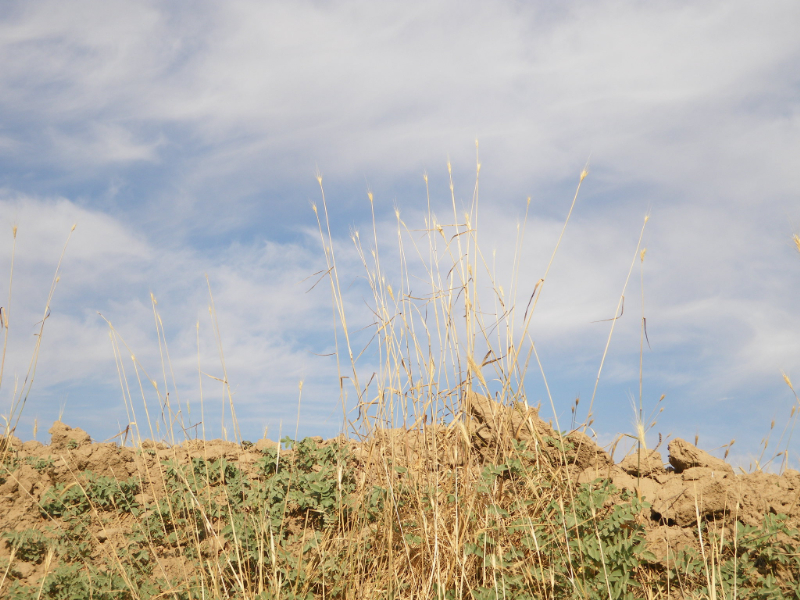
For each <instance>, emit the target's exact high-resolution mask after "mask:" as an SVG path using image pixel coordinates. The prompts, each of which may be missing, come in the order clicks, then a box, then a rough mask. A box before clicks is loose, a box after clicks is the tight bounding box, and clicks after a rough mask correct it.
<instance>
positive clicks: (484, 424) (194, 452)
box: [0, 393, 800, 583]
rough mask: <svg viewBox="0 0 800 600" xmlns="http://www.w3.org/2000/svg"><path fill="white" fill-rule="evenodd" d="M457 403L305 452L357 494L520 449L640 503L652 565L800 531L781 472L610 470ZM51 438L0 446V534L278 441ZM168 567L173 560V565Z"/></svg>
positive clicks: (148, 496)
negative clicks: (52, 502)
mask: <svg viewBox="0 0 800 600" xmlns="http://www.w3.org/2000/svg"><path fill="white" fill-rule="evenodd" d="M466 400H467V402H466V409H467V411H466V413H467V415H468V417H469V418H467V419H465V420H464V421H460V420H459V421H456V422H453V423H451V424H449V425H446V426H445V425H437V426H427V427H421V428H420V429H418V430H414V431H407V430H401V429H396V430H382V431H377V432H374V433H373V435H372V436H370V438H369V439H368V440H366V441H360V442H358V441H354V440H345V439H344V438H336V439H334V440H328V441H323V440H322V439H321V438H315V439H314V443H315V444H317V445H318V446H319V447H320V448H322V447H325V446H327V445H330V444H336V445H340V446H341V445H346V446H348V449H349V452H350V455H351V456H352V457H353V459H352V460H353V461H354V465H355V469H356V471H355V472H356V475H355V479H356V481H357V482H358V484H359V485H360V486H362V487H363V486H364V485H365V484H369V482H370V481H371V480H373V479H375V478H379V477H381V476H382V475H381V474H382V473H383V471H382V469H383V470H385V466H383V465H385V464H389V465H392V467H393V468H397V469H398V472H402V469H407V470H414V469H416V470H425V469H433V468H441V467H444V468H445V469H450V470H456V469H468V468H473V467H474V468H476V469H477V468H479V467H480V466H481V465H485V464H499V463H501V462H502V460H503V459H504V457H507V456H509V453H510V452H513V445H514V442H518V443H519V442H522V443H525V444H526V445H527V448H528V449H529V450H533V451H534V455H535V456H536V459H535V460H536V461H541V463H542V465H543V466H544V467H546V468H547V469H550V472H551V473H552V476H553V477H554V478H555V479H556V480H561V481H564V482H566V483H567V484H574V485H578V484H583V483H591V482H594V481H595V480H597V479H598V478H600V479H605V480H609V481H611V482H612V483H613V485H614V486H615V487H616V488H618V489H620V490H629V491H631V492H633V493H634V494H635V495H637V496H638V497H639V498H642V499H644V500H645V501H647V502H648V503H649V504H650V505H651V508H650V515H649V518H648V519H647V524H646V527H647V540H648V545H649V548H650V550H651V551H652V553H653V554H654V555H655V556H656V557H657V558H658V559H659V560H663V559H664V558H665V557H666V556H667V553H668V552H669V551H670V550H672V551H675V550H676V549H678V548H680V547H682V546H686V545H692V544H695V543H696V542H695V540H696V539H697V536H696V530H697V527H698V524H699V523H700V522H714V523H716V524H721V527H722V528H723V529H724V528H727V529H728V530H730V529H731V527H733V526H734V525H735V523H736V522H737V521H738V522H741V523H744V524H746V525H752V526H757V525H759V524H760V523H761V522H762V519H763V517H764V515H765V514H776V515H777V514H783V515H787V517H788V522H789V523H790V524H792V525H793V526H797V524H798V523H800V473H798V472H797V471H791V470H788V471H786V472H784V473H783V474H781V475H772V474H766V473H750V474H736V473H735V472H734V470H733V468H732V467H731V466H730V465H728V464H727V463H725V462H724V461H722V460H720V459H718V458H715V457H713V456H711V455H709V454H708V453H707V452H704V451H703V450H701V449H699V448H697V447H695V446H693V445H692V444H690V443H688V442H686V441H685V440H682V439H674V440H672V441H671V442H670V443H669V446H668V452H669V456H668V462H667V463H665V462H664V461H663V459H662V456H661V454H660V453H659V452H658V451H656V450H650V451H648V452H646V453H643V454H642V455H641V456H637V455H636V454H633V455H630V456H626V457H625V458H624V459H623V460H622V461H621V462H619V463H618V464H615V462H614V461H613V460H612V458H611V456H610V455H609V453H608V452H606V451H605V450H604V449H603V448H601V447H599V446H598V445H597V444H595V443H594V441H593V440H592V439H591V438H590V437H589V436H587V435H586V434H584V433H582V432H580V431H573V432H571V433H569V434H568V435H566V436H564V437H563V438H562V437H560V436H559V435H558V433H557V432H555V431H554V430H553V429H552V427H551V426H550V425H549V424H547V423H546V422H544V421H543V420H542V419H540V418H539V415H538V412H537V410H536V409H534V408H531V407H528V406H527V405H524V404H518V405H515V406H511V407H509V406H504V405H501V404H499V403H497V402H494V401H492V400H490V399H488V398H486V397H483V396H480V395H478V394H474V393H471V394H469V396H468V397H467V398H466ZM50 434H51V441H50V444H49V445H43V444H41V443H39V442H36V441H28V442H24V443H23V442H22V441H20V440H19V439H17V438H15V437H13V436H11V437H9V438H7V439H6V438H0V456H2V457H3V459H4V460H3V462H4V464H5V465H7V468H6V469H5V471H4V472H3V473H2V477H0V532H14V531H17V532H20V531H23V530H28V529H44V528H45V527H46V526H47V525H49V524H51V522H52V521H53V519H52V517H49V516H48V515H46V514H44V512H43V511H42V509H41V506H42V502H43V498H45V496H46V494H48V493H51V494H52V490H54V489H56V490H59V491H58V493H59V494H62V495H63V494H65V493H66V492H67V490H68V489H69V488H70V486H73V485H75V484H76V483H81V485H84V484H85V482H87V481H89V479H87V477H88V476H87V475H86V473H87V472H91V473H92V474H93V475H92V476H91V477H95V478H96V477H101V478H102V477H105V478H111V479H114V480H117V481H125V480H135V481H136V482H137V490H138V493H137V495H136V496H135V501H136V503H138V504H139V505H141V506H142V507H145V510H150V509H149V508H147V507H150V506H155V505H156V504H157V503H158V501H159V500H160V499H162V498H163V497H164V495H165V493H166V491H165V488H164V484H163V481H164V471H165V469H166V468H167V467H166V466H165V464H166V461H173V462H174V463H176V464H184V465H185V464H191V462H192V460H193V459H204V460H205V461H207V463H208V464H210V463H213V462H214V461H218V460H219V459H223V458H224V459H225V460H226V461H227V462H228V463H231V464H235V465H237V467H238V468H239V469H240V470H241V471H242V472H243V473H245V474H248V473H251V474H255V473H256V471H257V470H258V468H257V463H258V461H259V460H263V458H264V456H265V454H264V452H263V451H265V450H267V449H273V450H276V449H278V444H277V443H276V442H273V441H270V440H260V441H258V442H257V443H255V444H249V443H244V444H236V443H233V442H227V441H223V440H212V441H202V440H190V441H186V442H184V443H182V444H179V445H174V446H170V445H168V444H166V443H164V442H154V441H150V440H146V441H145V442H143V443H142V445H141V447H139V448H130V447H124V446H120V445H118V444H114V443H92V441H91V438H90V436H89V435H88V434H87V433H86V432H84V431H83V430H81V429H77V428H76V429H73V428H70V427H69V426H67V425H65V424H63V423H61V422H56V423H55V424H54V425H53V427H52V428H51V429H50ZM281 452H282V456H283V457H284V460H286V459H287V458H288V457H290V456H291V452H286V451H283V450H282V451H281ZM387 458H390V459H391V460H388V461H387ZM432 465H439V466H436V467H433V466H432ZM339 476H340V477H341V472H340V473H339ZM59 486H60V487H59ZM125 519H129V521H130V520H132V519H133V517H130V516H129V517H125V518H123V519H122V520H118V521H117V522H115V523H114V524H113V526H110V525H108V524H106V525H103V523H102V522H101V521H98V522H97V523H96V524H95V525H93V526H92V527H93V528H94V529H93V531H92V536H93V538H94V540H95V544H96V545H97V548H99V549H100V550H102V548H103V547H104V546H105V545H107V544H114V543H117V542H118V540H119V539H120V536H121V535H122V534H123V533H125V528H126V526H127V525H126V523H127V522H128V521H126V520H125ZM131 522H132V521H131ZM204 543H205V544H206V546H207V545H208V544H213V543H215V542H214V540H213V539H211V538H209V539H207V540H206V542H204ZM100 550H98V551H100ZM221 551H222V549H221V548H216V546H215V547H214V548H206V547H205V546H203V550H202V552H203V553H205V552H211V553H213V552H221ZM9 553H10V545H9V544H3V543H2V542H0V559H3V557H5V558H8V556H9ZM176 560H177V559H176ZM179 566H180V565H178V564H177V563H176V565H175V566H174V568H175V569H178V567H179ZM166 568H167V569H168V568H169V565H167V567H166ZM43 569H44V565H43V564H41V562H40V563H36V562H34V563H20V566H19V567H18V568H17V572H16V577H17V579H18V580H19V581H22V582H29V583H33V582H35V581H37V580H38V578H40V577H41V574H42V571H43Z"/></svg>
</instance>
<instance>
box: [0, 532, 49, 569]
mask: <svg viewBox="0 0 800 600" xmlns="http://www.w3.org/2000/svg"><path fill="white" fill-rule="evenodd" d="M2 536H3V539H4V540H5V545H6V548H8V549H9V550H12V549H13V550H14V551H15V555H16V557H17V558H18V559H19V560H23V561H25V562H30V563H37V564H38V563H40V562H42V560H43V559H44V556H45V554H46V553H47V548H48V545H49V544H50V540H48V539H47V538H46V537H45V536H44V534H43V533H42V532H41V531H38V530H36V529H25V530H23V531H4V532H3V534H2Z"/></svg>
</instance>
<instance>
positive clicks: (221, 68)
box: [0, 1, 800, 467]
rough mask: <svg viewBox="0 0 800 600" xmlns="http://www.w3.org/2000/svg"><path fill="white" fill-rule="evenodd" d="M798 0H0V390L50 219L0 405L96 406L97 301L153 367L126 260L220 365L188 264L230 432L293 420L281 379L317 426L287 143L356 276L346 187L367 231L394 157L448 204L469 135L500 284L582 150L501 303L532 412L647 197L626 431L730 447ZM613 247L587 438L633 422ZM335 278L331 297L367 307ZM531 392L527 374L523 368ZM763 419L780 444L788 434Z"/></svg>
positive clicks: (781, 202) (794, 275)
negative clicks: (520, 234) (226, 384)
mask: <svg viewBox="0 0 800 600" xmlns="http://www.w3.org/2000/svg"><path fill="white" fill-rule="evenodd" d="M798 23H800V7H799V6H798V5H797V3H795V2H771V3H769V4H763V3H760V4H753V3H750V2H739V1H725V2H706V3H702V4H696V3H688V2H672V3H659V4H643V3H638V2H624V1H614V2H611V1H608V2H607V1H596V2H591V3H589V2H564V3H559V4H558V5H557V6H554V5H553V3H549V2H528V3H519V2H494V3H490V4H486V3H478V2H463V1H462V2H435V3H431V2H402V3H400V2H398V3H392V2H382V3H375V2H327V3H322V2H292V3H271V2H247V1H241V2H239V1H231V2H225V3H215V2H196V3H192V4H191V7H189V6H188V5H186V6H183V5H177V4H175V3H155V2H141V3H130V2H119V3H118V2H105V1H104V2H88V1H87V2H74V3H68V4H67V3H63V2H55V1H54V2H46V1H34V2H6V3H4V4H3V6H2V7H0V89H1V90H2V93H0V221H2V223H0V277H2V280H3V281H6V280H7V274H8V267H9V259H10V255H11V227H12V225H15V224H16V225H18V228H19V229H18V236H17V250H16V262H15V267H14V285H13V295H12V304H11V306H10V309H11V311H10V313H9V314H10V315H11V321H10V323H11V327H10V329H9V347H8V355H7V357H6V370H5V378H4V380H3V383H2V389H0V401H2V402H3V406H4V407H5V406H8V405H9V403H10V399H11V394H12V392H13V388H14V377H15V376H17V377H19V380H20V381H21V380H22V378H23V377H24V373H25V371H26V369H27V364H28V360H29V357H30V352H31V349H32V347H33V343H34V337H33V333H34V332H35V331H36V323H37V321H39V320H40V319H41V314H42V310H43V308H44V304H45V300H46V296H47V291H48V289H49V285H50V280H51V278H52V274H53V271H54V269H55V264H56V262H57V259H58V255H59V253H60V251H61V247H62V246H63V243H64V240H65V239H66V235H67V233H68V232H69V229H70V227H71V226H72V224H73V223H77V225H78V226H77V228H76V230H75V233H74V234H73V238H72V241H71V242H70V245H69V248H68V249H67V253H66V257H65V260H64V263H63V271H62V274H61V279H60V282H59V286H58V289H57V292H56V295H55V299H54V302H53V304H52V313H51V316H50V318H49V319H48V321H47V323H46V328H45V334H44V337H43V345H42V352H41V357H40V362H39V367H38V371H37V374H36V380H35V383H34V388H33V392H32V394H31V396H30V399H29V402H28V405H27V406H26V409H25V413H24V415H23V419H22V422H21V425H20V429H19V433H20V434H21V436H22V437H25V438H29V437H31V436H32V427H33V422H34V419H38V422H39V423H40V425H39V433H38V438H39V439H46V438H47V435H46V433H45V432H44V431H45V430H46V429H47V428H48V427H49V424H50V423H51V422H52V421H53V420H55V418H57V416H58V414H59V412H60V411H61V410H62V409H63V414H64V420H65V421H66V422H67V423H69V424H71V425H73V426H80V427H83V428H85V429H86V430H88V431H89V432H90V433H91V434H92V435H93V436H94V437H95V438H96V439H105V438H108V437H111V436H112V435H114V434H116V433H117V432H118V431H119V430H120V426H121V427H124V425H125V423H126V422H127V416H126V412H125V407H124V404H123V401H122V393H121V391H120V385H119V379H118V374H117V369H116V366H115V361H114V356H113V353H112V348H111V343H110V341H109V337H108V328H107V325H106V324H105V322H104V321H103V320H102V319H101V318H100V317H99V316H98V314H97V313H98V311H99V312H101V313H102V314H103V315H104V316H105V317H106V318H108V319H109V320H110V321H111V322H112V323H113V324H114V327H115V328H116V329H117V331H118V332H119V333H120V335H122V336H123V337H124V338H125V340H126V341H127V343H128V344H129V346H130V348H131V349H132V351H133V352H134V353H135V354H136V356H137V358H139V360H140V361H141V362H142V364H144V365H146V367H147V368H148V372H151V371H152V372H153V373H160V368H161V367H160V364H161V363H160V359H159V347H158V338H157V335H156V328H155V325H154V319H153V312H152V307H151V305H150V293H151V292H152V293H153V294H154V295H155V297H156V298H157V300H158V303H159V304H158V307H159V310H160V311H161V315H162V319H163V322H164V328H165V334H166V338H167V341H168V342H169V349H170V355H171V357H172V361H173V366H174V369H175V372H176V379H177V380H178V382H179V385H178V388H179V391H180V392H181V394H182V399H184V400H185V399H189V400H191V401H192V402H195V400H194V399H193V398H195V397H196V393H197V389H196V387H197V377H198V375H197V345H196V323H197V322H198V320H200V322H201V324H202V332H201V336H206V337H203V338H202V339H203V341H202V343H201V354H202V362H203V364H204V365H207V372H209V373H210V374H215V375H219V374H220V373H219V370H220V369H219V368H218V366H217V365H218V361H217V363H214V360H215V356H216V353H215V351H214V347H213V335H212V334H211V330H210V328H209V319H208V316H207V315H208V313H207V306H208V297H207V288H206V281H205V275H206V274H207V275H208V277H209V280H210V282H211V286H212V289H213V291H214V294H215V301H216V309H217V313H218V319H219V324H220V330H221V337H222V342H223V347H224V352H225V359H226V365H227V369H228V376H229V379H230V381H231V384H232V387H233V390H234V393H235V396H234V401H235V403H236V407H237V412H238V415H239V417H240V420H241V424H242V432H243V434H244V435H245V437H247V438H255V437H258V436H259V434H260V433H261V432H263V430H264V428H265V427H268V428H269V432H270V437H273V438H274V437H277V431H278V430H279V429H282V431H283V432H287V431H288V432H290V433H293V431H294V429H295V425H296V415H297V396H298V394H297V387H298V381H300V380H301V379H302V380H304V382H305V383H304V388H303V400H302V404H301V406H300V434H301V435H314V434H321V435H326V436H328V435H334V434H336V433H337V432H338V430H339V428H340V419H339V414H340V412H339V404H338V403H339V399H338V382H337V375H336V368H335V364H334V363H333V362H332V359H331V358H330V357H320V356H317V355H318V354H325V353H327V352H329V351H330V349H331V347H332V343H333V335H332V322H331V316H330V314H331V313H330V296H329V294H328V292H327V288H323V287H322V286H319V287H318V288H315V289H314V290H313V291H312V292H307V290H308V287H310V286H309V282H308V281H304V280H305V279H306V278H307V277H308V276H310V275H311V274H312V273H315V272H317V271H319V270H320V269H321V268H323V265H324V256H323V254H322V251H321V248H320V244H319V239H318V237H316V236H315V227H316V224H315V220H314V215H313V212H312V211H311V208H310V204H311V202H319V189H318V185H317V182H316V179H315V173H316V172H317V170H319V171H320V172H321V173H322V174H323V177H324V184H325V188H326V195H327V197H328V202H329V209H330V212H331V219H332V226H333V235H334V238H336V243H337V248H339V247H341V250H340V252H341V256H342V265H341V266H342V272H343V275H344V277H345V278H346V279H348V280H349V281H356V278H357V277H359V276H360V275H361V272H360V271H359V269H358V265H357V261H356V260H355V256H354V255H353V253H352V249H350V246H351V244H350V241H349V235H350V231H351V228H358V229H362V230H366V229H367V228H368V227H370V213H369V203H368V200H367V197H366V192H367V189H368V188H369V189H371V190H372V191H373V193H374V195H375V207H376V213H377V217H378V221H379V227H380V228H381V231H386V232H387V236H386V237H387V239H391V235H389V233H390V232H391V231H392V223H393V220H394V209H395V207H397V208H398V209H399V210H400V211H401V214H402V215H403V218H404V220H405V221H406V222H407V223H408V224H409V226H410V227H414V226H415V225H416V226H417V227H421V225H422V218H423V215H422V210H423V208H424V206H425V203H426V199H425V198H426V197H425V186H424V182H423V180H422V174H423V172H427V173H428V175H429V181H430V187H431V198H432V202H433V205H434V207H435V208H436V209H437V210H440V211H441V212H443V213H445V212H446V211H447V210H451V208H450V204H449V193H450V192H449V188H448V179H447V161H448V158H449V160H450V161H451V162H452V165H453V169H454V179H455V190H456V192H455V193H456V198H457V201H458V202H461V203H464V204H467V203H468V202H469V200H470V198H471V196H472V189H473V186H474V163H475V156H474V154H475V145H474V141H475V139H478V140H479V141H480V153H481V159H480V160H481V165H482V166H481V188H480V198H481V200H480V202H481V207H482V208H481V222H480V224H479V228H480V236H481V237H480V240H481V246H482V247H483V248H484V250H485V251H492V250H496V251H497V256H498V261H500V264H501V266H500V268H499V269H498V275H499V277H500V279H502V278H503V277H505V276H507V275H508V274H509V270H508V269H507V268H506V267H505V266H503V265H507V263H508V262H509V257H510V256H511V253H512V252H513V241H512V242H509V240H513V239H514V236H515V235H516V226H517V223H518V221H519V219H520V218H521V216H522V215H523V213H524V209H525V203H526V198H527V197H529V196H530V197H531V217H530V218H529V222H528V227H527V233H526V240H528V242H527V243H526V246H525V248H524V251H523V252H524V259H523V265H524V268H523V271H522V275H521V276H522V277H523V279H526V280H527V281H528V283H529V284H530V287H532V286H533V284H534V283H535V281H536V280H537V279H538V278H539V277H541V275H542V273H541V269H542V268H543V266H544V264H546V259H547V258H549V253H550V252H551V250H552V247H553V244H554V242H555V239H556V238H557V235H558V232H559V230H560V227H561V224H562V223H563V219H564V217H565V215H566V212H567V210H568V208H569V203H570V201H571V199H572V194H573V192H574V187H575V184H576V182H577V178H578V175H579V174H580V172H581V169H582V168H583V167H584V165H585V164H586V161H587V159H588V160H589V170H590V175H589V177H588V178H587V179H586V180H585V182H584V186H583V188H582V191H581V196H580V197H579V200H578V203H577V206H576V211H575V214H574V216H573V220H572V221H571V223H570V226H569V228H568V229H567V233H566V236H565V238H564V241H563V245H562V248H561V250H560V251H559V255H558V257H557V260H556V263H555V265H554V268H553V272H552V276H551V277H550V278H549V279H548V283H547V286H548V287H547V292H546V293H545V295H544V296H543V297H542V300H541V303H540V306H539V308H537V311H539V313H538V314H537V316H536V320H535V321H534V325H533V335H534V337H535V338H536V343H537V347H538V349H539V352H540V355H541V357H542V361H543V365H544V368H545V371H546V374H547V376H548V380H549V381H550V383H551V387H552V388H553V392H554V400H555V404H556V410H557V411H558V412H559V414H560V415H561V418H562V419H563V418H564V416H565V415H567V416H568V415H569V409H570V406H571V403H572V401H573V400H574V398H575V397H576V396H578V395H579V396H580V397H581V399H582V403H583V402H585V401H587V400H588V398H589V397H590V396H591V393H592V387H593V385H594V379H595V377H596V374H597V368H598V365H599V360H600V357H601V356H602V352H603V348H604V345H605V339H606V337H607V334H608V323H593V322H594V321H597V320H600V319H605V318H609V317H610V316H611V315H613V313H614V308H615V307H616V303H617V300H618V297H619V294H620V290H621V289H622V284H623V282H624V280H625V276H626V275H627V270H628V268H629V265H630V261H631V257H632V256H633V253H634V250H635V248H636V242H637V239H638V235H639V230H640V227H641V222H642V220H643V217H644V215H645V214H647V213H649V214H650V215H651V216H650V221H649V223H648V225H647V228H646V230H645V237H644V242H643V245H644V246H645V247H647V258H646V260H645V263H644V281H645V284H644V287H645V290H644V291H645V311H646V316H647V323H648V334H649V339H650V344H651V349H649V350H647V351H646V352H645V357H644V374H645V383H644V390H645V404H646V405H647V406H653V405H654V404H655V402H656V400H657V399H658V397H659V396H660V395H661V394H666V398H665V400H664V402H663V405H664V406H665V410H664V412H663V413H662V414H661V415H660V417H659V422H658V425H657V427H656V428H655V429H654V430H653V432H652V436H651V437H653V438H655V437H656V436H657V432H662V433H663V435H664V436H666V435H668V434H671V435H672V436H673V437H685V438H688V439H693V438H694V435H695V434H699V435H700V443H701V446H703V447H704V448H707V449H712V450H713V449H715V448H718V447H719V446H721V445H722V444H725V443H727V442H729V441H730V440H731V439H732V438H735V439H736V440H737V442H736V445H735V446H734V448H733V450H732V451H731V453H732V456H733V459H734V460H736V461H738V462H740V463H742V464H747V462H748V460H749V458H750V457H751V456H753V455H756V456H757V455H758V454H759V447H758V446H759V443H760V441H761V438H762V437H763V436H765V435H766V434H767V432H768V431H769V427H770V421H771V420H772V419H775V420H776V421H777V425H776V430H777V429H780V428H781V427H782V426H783V424H784V423H785V422H786V420H787V419H788V416H789V412H790V410H791V406H792V403H793V402H794V396H793V395H792V393H791V390H789V388H788V387H787V386H786V384H785V383H784V381H783V378H782V376H781V371H784V372H786V373H787V375H789V377H791V378H792V379H793V380H795V381H800V309H798V307H797V301H796V298H797V297H798V292H800V255H798V253H797V249H796V248H795V247H794V245H793V243H792V235H793V233H795V232H797V231H798V230H800V195H799V194H798V192H800V171H798V169H797V166H798V164H800V72H799V71H798V70H797V67H796V65H797V64H800V43H799V42H798V41H797V39H796V38H797V36H796V31H797V25H798ZM387 252H388V251H387ZM504 257H505V258H504ZM348 269H349V270H348ZM637 277H638V272H637ZM637 277H635V278H634V280H633V283H632V284H631V288H630V289H629V290H628V296H627V298H628V302H627V304H626V313H625V315H624V316H623V318H622V319H620V320H619V322H618V326H617V331H616V332H615V337H614V339H613V340H612V345H611V351H610V354H609V357H608V359H607V363H606V366H605V370H604V376H603V379H602V380H601V383H600V386H599V388H598V395H597V400H596V402H595V423H594V427H595V430H596V432H597V434H598V437H599V439H601V441H605V442H607V441H610V440H611V439H612V438H613V436H614V435H615V434H616V433H619V432H631V430H632V429H633V424H632V421H633V411H632V409H631V406H630V397H631V395H632V394H633V395H637V394H638V348H639V334H638V332H639V329H638V327H639V321H638V316H637V314H640V312H641V304H640V302H639V301H638V300H637V301H634V300H633V298H639V297H640V295H641V290H640V288H639V284H638V278H637ZM348 289H351V290H352V292H348V293H350V296H351V302H350V304H349V305H348V306H349V310H352V316H351V317H350V318H352V319H353V322H354V323H359V324H366V323H368V322H369V314H368V312H366V308H365V306H364V304H363V303H362V301H361V295H360V294H361V292H359V291H358V290H359V288H358V286H355V287H351V288H348ZM6 291H7V287H6V284H5V283H4V284H3V287H2V288H0V298H5V296H6ZM5 304H6V300H5V299H4V300H3V305H5ZM534 374H535V373H534ZM212 383H213V380H207V383H204V390H205V391H206V394H207V401H208V402H209V403H210V404H209V406H216V408H214V409H213V410H218V409H219V398H220V394H219V390H216V391H215V390H214V389H213V387H211V386H212ZM542 393H543V392H542V391H541V389H540V387H539V384H538V383H536V382H534V381H531V382H530V388H529V395H530V396H531V400H532V401H533V402H538V401H539V400H542V399H544V398H543V397H542ZM214 394H217V396H214ZM214 402H216V403H217V404H216V405H214V404H213V403H214ZM545 404H547V402H545ZM3 410H4V411H5V408H4V409H3ZM211 410H212V409H211V408H209V411H211ZM547 413H548V410H544V409H543V414H545V415H547ZM218 420H219V419H216V418H212V417H208V416H207V418H206V421H207V424H208V426H209V432H210V433H211V434H214V432H215V428H217V429H218V427H217V425H215V424H214V423H215V422H217V421H218ZM217 433H218V432H217ZM790 450H791V451H792V452H793V454H792V458H791V460H792V463H793V464H794V466H795V467H797V466H798V460H800V456H798V453H800V442H793V443H792V445H791V448H790Z"/></svg>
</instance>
